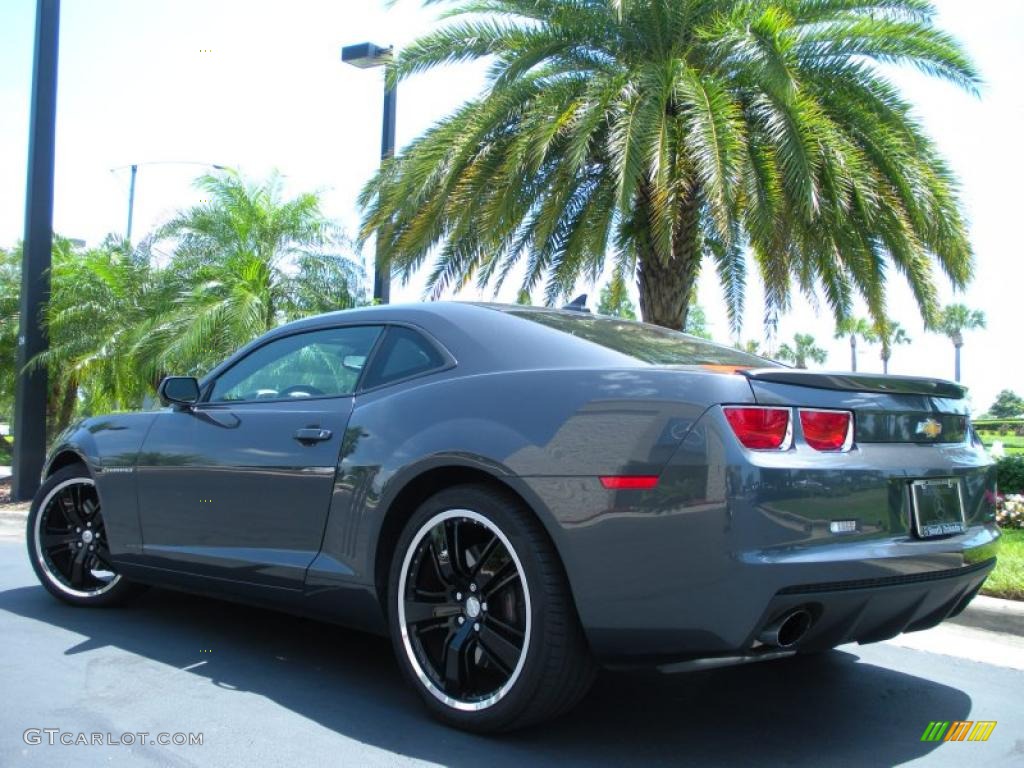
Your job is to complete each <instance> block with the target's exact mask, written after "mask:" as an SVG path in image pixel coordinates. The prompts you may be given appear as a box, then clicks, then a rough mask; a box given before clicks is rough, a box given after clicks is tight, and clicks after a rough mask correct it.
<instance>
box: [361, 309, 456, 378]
mask: <svg viewBox="0 0 1024 768" xmlns="http://www.w3.org/2000/svg"><path fill="white" fill-rule="evenodd" d="M444 364H445V359H444V357H442V356H441V353H440V352H438V351H437V349H435V348H434V345H433V344H431V343H430V342H429V341H427V340H426V339H424V338H423V336H421V335H420V334H419V333H417V332H416V331H413V330H411V329H409V328H402V327H401V326H397V325H396V326H392V327H391V328H388V330H387V332H386V334H385V336H384V341H383V342H382V343H381V346H380V349H379V350H378V351H377V353H376V354H375V355H374V356H373V362H372V363H371V364H370V369H369V370H368V371H367V372H366V378H365V379H364V381H363V387H364V388H365V389H369V388H370V387H379V386H380V385H381V384H388V383H390V382H392V381H398V380H399V379H406V378H408V377H410V376H415V375H416V374H419V373H426V372H427V371H432V370H434V369H435V368H442V367H444Z"/></svg>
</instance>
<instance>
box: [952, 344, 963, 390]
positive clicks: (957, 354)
mask: <svg viewBox="0 0 1024 768" xmlns="http://www.w3.org/2000/svg"><path fill="white" fill-rule="evenodd" d="M962 346H963V344H954V345H953V349H954V350H955V352H954V356H955V360H956V363H955V365H954V368H953V372H954V376H955V378H954V381H957V382H959V381H960V347H962Z"/></svg>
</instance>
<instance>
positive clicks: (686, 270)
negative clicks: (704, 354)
mask: <svg viewBox="0 0 1024 768" xmlns="http://www.w3.org/2000/svg"><path fill="white" fill-rule="evenodd" d="M645 186H646V185H645ZM640 196H641V201H643V200H644V198H645V190H644V189H641V191H640ZM648 210H649V206H648V205H647V204H645V203H644V202H641V203H640V205H639V211H638V214H637V217H638V219H641V221H642V224H641V226H644V225H647V226H645V229H646V230H647V231H646V236H645V237H643V238H640V239H641V242H643V243H644V245H642V246H641V248H640V253H639V258H638V264H637V286H638V287H639V289H640V313H641V316H642V318H643V320H644V322H647V323H654V324H655V325H660V326H663V327H665V328H671V329H673V330H676V331H681V330H682V329H683V328H685V327H686V315H687V312H688V311H689V306H690V297H691V296H692V295H693V288H694V284H695V283H696V280H697V274H698V272H699V270H700V250H699V247H698V234H699V231H698V224H699V203H698V202H697V200H696V199H695V198H694V197H691V198H690V199H689V200H687V201H686V202H684V203H683V205H682V208H681V210H680V212H679V220H678V223H677V225H676V231H675V234H674V235H673V238H672V253H671V255H670V256H669V258H668V259H667V260H665V259H663V258H659V255H658V253H657V250H656V248H655V247H654V244H653V242H652V240H653V238H652V236H651V234H650V227H649V221H650V218H649V217H648V216H647V213H646V212H647V211H648Z"/></svg>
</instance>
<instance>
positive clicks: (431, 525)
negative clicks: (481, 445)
mask: <svg viewBox="0 0 1024 768" xmlns="http://www.w3.org/2000/svg"><path fill="white" fill-rule="evenodd" d="M388 595H389V600H388V604H389V620H390V623H391V630H392V632H391V634H392V638H393V640H394V645H395V652H396V655H397V656H398V659H399V662H400V664H401V665H402V667H403V669H404V671H405V672H406V674H407V676H408V677H409V679H410V680H411V681H412V683H413V685H414V686H415V687H416V689H417V690H418V691H419V693H420V694H421V696H422V698H423V699H424V701H425V702H426V704H427V706H428V708H429V709H430V710H431V711H432V712H433V713H434V714H435V715H437V716H438V717H440V718H441V719H442V720H443V721H445V722H446V723H448V724H450V725H454V726H456V727H459V728H465V729H467V730H472V731H476V732H494V731H502V730H510V729H512V728H518V727H522V726H524V725H528V724H530V723H533V722H537V721H539V720H544V719H547V718H550V717H553V716H555V715H557V714H560V713H561V712H564V711H566V710H568V709H569V708H570V707H572V706H573V705H574V704H575V703H576V702H577V701H578V700H579V699H580V698H581V697H582V696H583V695H584V694H585V693H586V691H587V689H588V688H589V686H590V682H591V680H592V679H593V674H594V662H593V660H592V657H591V655H590V651H589V649H588V647H587V645H586V642H585V640H584V638H583V633H582V630H581V628H580V625H579V619H578V618H577V616H576V611H575V607H574V605H573V602H572V598H571V595H570V593H569V588H568V584H567V583H566V579H565V575H564V573H563V571H562V568H561V565H560V562H559V560H558V557H557V555H556V553H555V551H554V549H553V547H552V546H551V543H550V541H549V540H548V539H547V536H546V534H545V532H544V530H543V529H542V528H541V526H540V525H539V524H538V523H537V521H536V520H535V519H534V518H533V516H532V515H531V513H530V512H529V510H527V509H525V508H523V505H522V504H521V503H519V502H518V501H517V500H515V499H513V498H511V497H510V496H508V495H506V494H504V493H501V492H499V491H497V490H495V489H491V488H489V487H485V486H476V485H467V486H459V487H455V488H450V489H447V490H445V491H442V492H440V493H438V494H437V495H436V496H434V497H432V498H430V499H429V500H427V501H426V502H425V503H424V504H423V505H422V506H421V507H420V508H419V509H418V510H417V511H416V512H415V513H414V514H413V516H412V517H411V518H410V520H409V522H408V524H407V525H406V527H405V530H404V531H403V533H402V535H401V537H400V539H399V542H398V547H397V551H396V553H395V557H394V559H393V563H392V568H391V579H390V584H389V590H388Z"/></svg>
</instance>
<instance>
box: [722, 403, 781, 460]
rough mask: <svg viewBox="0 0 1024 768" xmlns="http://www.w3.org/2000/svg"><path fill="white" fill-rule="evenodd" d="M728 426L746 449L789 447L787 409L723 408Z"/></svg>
mask: <svg viewBox="0 0 1024 768" xmlns="http://www.w3.org/2000/svg"><path fill="white" fill-rule="evenodd" d="M722 410H724V411H725V418H726V419H727V420H728V421H729V426H730V427H732V431H733V432H735V433H736V437H738V438H739V439H740V442H741V443H743V445H745V446H746V447H747V448H756V449H758V450H773V449H779V448H788V447H789V436H790V435H791V434H792V433H791V432H790V428H789V408H761V407H757V406H742V407H740V406H729V407H726V408H723V409H722Z"/></svg>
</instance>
